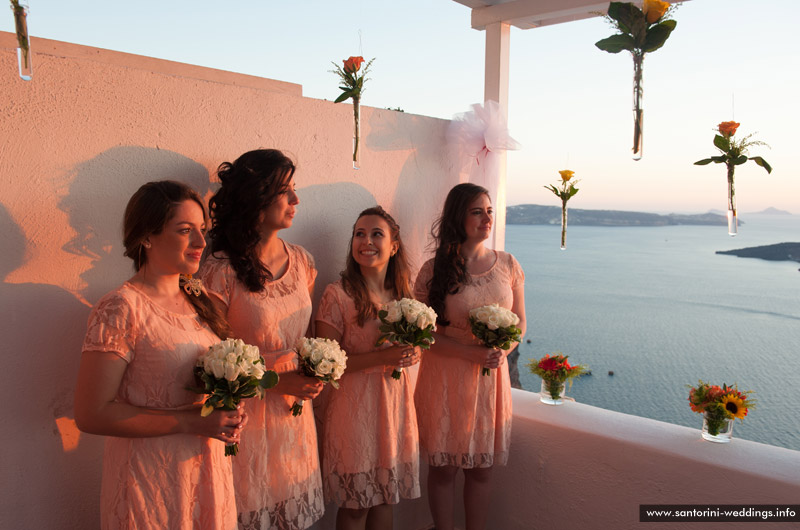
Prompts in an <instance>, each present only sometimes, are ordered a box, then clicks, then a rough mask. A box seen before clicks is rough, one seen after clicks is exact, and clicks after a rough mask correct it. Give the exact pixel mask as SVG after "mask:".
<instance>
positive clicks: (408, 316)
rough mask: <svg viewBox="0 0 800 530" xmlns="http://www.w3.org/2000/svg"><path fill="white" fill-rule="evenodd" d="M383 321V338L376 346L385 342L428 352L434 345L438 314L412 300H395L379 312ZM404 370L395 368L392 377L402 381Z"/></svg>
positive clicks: (380, 338) (381, 337)
mask: <svg viewBox="0 0 800 530" xmlns="http://www.w3.org/2000/svg"><path fill="white" fill-rule="evenodd" d="M378 318H380V320H381V326H380V330H381V333H382V334H381V336H380V337H379V338H378V342H377V344H376V346H380V345H381V344H383V343H384V342H387V341H388V342H392V343H395V344H408V345H409V346H412V347H413V346H419V347H420V348H422V349H425V350H427V349H428V348H430V347H431V345H432V344H433V343H434V341H435V339H434V338H433V332H434V331H435V330H436V312H435V311H434V310H433V309H431V308H430V307H428V306H427V305H425V304H423V303H422V302H419V301H417V300H414V299H412V298H402V299H400V300H393V301H391V302H389V303H387V304H385V305H384V306H383V308H382V309H381V310H380V311H378ZM400 374H402V368H395V369H394V371H393V372H392V377H393V378H395V379H400Z"/></svg>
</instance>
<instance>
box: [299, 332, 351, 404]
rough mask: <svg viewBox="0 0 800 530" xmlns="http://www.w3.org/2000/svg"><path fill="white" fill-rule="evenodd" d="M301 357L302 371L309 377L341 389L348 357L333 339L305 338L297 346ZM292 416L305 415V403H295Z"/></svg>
mask: <svg viewBox="0 0 800 530" xmlns="http://www.w3.org/2000/svg"><path fill="white" fill-rule="evenodd" d="M297 355H299V356H300V370H302V372H303V373H304V374H306V375H307V376H309V377H315V378H317V379H318V380H320V381H321V382H323V383H330V384H331V386H333V388H339V383H338V381H339V379H340V378H341V377H342V375H343V374H344V370H345V368H347V355H346V354H345V353H344V350H342V349H341V348H340V347H339V343H338V342H336V341H335V340H333V339H318V338H314V339H312V338H308V337H303V338H302V339H300V342H298V344H297ZM291 411H292V416H299V415H300V414H302V413H303V402H302V400H301V401H299V402H298V401H295V403H294V405H292V408H291Z"/></svg>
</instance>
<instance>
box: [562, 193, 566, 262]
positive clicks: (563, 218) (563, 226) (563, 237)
mask: <svg viewBox="0 0 800 530" xmlns="http://www.w3.org/2000/svg"><path fill="white" fill-rule="evenodd" d="M561 250H567V202H566V201H562V204H561Z"/></svg>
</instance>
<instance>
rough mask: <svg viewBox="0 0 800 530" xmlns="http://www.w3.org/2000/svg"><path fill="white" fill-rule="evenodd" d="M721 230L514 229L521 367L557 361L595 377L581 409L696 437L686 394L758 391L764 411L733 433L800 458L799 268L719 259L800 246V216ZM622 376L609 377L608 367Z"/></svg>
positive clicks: (581, 394)
mask: <svg viewBox="0 0 800 530" xmlns="http://www.w3.org/2000/svg"><path fill="white" fill-rule="evenodd" d="M744 221H745V222H746V224H745V225H742V226H740V227H739V235H738V236H737V237H730V236H728V235H727V229H726V227H723V226H715V227H705V226H672V227H652V228H651V227H624V228H623V227H620V228H616V227H614V228H609V227H584V226H571V227H569V229H568V233H567V250H565V251H562V250H560V248H559V243H560V229H561V227H560V226H522V225H509V226H508V227H507V232H506V249H507V250H508V251H509V252H511V253H512V254H514V256H516V258H517V259H518V260H519V262H520V263H521V264H522V267H523V268H524V269H525V275H526V282H525V289H526V292H525V305H526V314H527V318H528V332H527V335H526V339H530V340H531V344H527V343H526V342H523V344H522V345H521V346H520V353H521V358H520V378H521V381H522V385H523V387H524V388H525V389H528V390H533V391H536V392H538V391H539V386H540V381H541V380H540V379H539V378H538V377H537V376H534V375H532V374H530V373H529V372H528V370H527V368H526V367H525V366H524V364H527V360H528V359H531V358H538V357H541V356H543V355H544V354H546V353H550V352H554V351H561V352H563V353H565V354H567V355H569V356H570V361H572V362H574V363H579V364H588V365H589V367H590V368H591V369H592V370H593V375H592V376H586V377H583V378H580V379H577V380H576V381H575V383H574V384H573V386H572V389H571V390H569V391H568V395H571V396H573V397H574V398H575V399H576V400H577V401H579V402H582V403H587V404H590V405H595V406H598V407H603V408H606V409H611V410H616V411H620V412H625V413H629V414H636V415H639V416H645V417H649V418H654V419H657V420H661V421H666V422H671V423H676V424H680V425H686V426H689V427H696V428H698V430H699V428H700V426H701V424H702V418H701V416H700V415H699V414H696V413H693V412H692V411H691V410H690V409H689V405H688V402H687V401H686V398H687V396H688V390H687V388H686V385H687V384H695V383H697V380H698V379H703V380H704V381H708V382H711V383H715V384H720V385H721V384H722V383H728V384H732V383H734V382H735V383H738V386H739V389H740V390H754V391H755V397H756V399H757V408H755V409H753V410H751V411H750V413H749V415H748V416H747V418H746V419H745V420H744V422H740V421H738V420H737V421H736V425H735V427H734V437H739V438H745V439H749V440H755V441H758V442H763V443H769V444H772V445H778V446H782V447H788V448H790V449H795V450H800V420H798V418H797V413H796V409H797V407H796V404H797V399H798V397H800V392H798V387H800V355H798V350H800V296H799V295H800V271H798V268H800V264H799V263H794V262H769V261H764V260H760V259H753V258H738V257H735V256H723V255H717V254H715V253H714V252H715V251H716V250H729V249H735V248H743V247H751V246H758V245H768V244H773V243H780V242H785V241H800V216H786V217H780V216H752V215H751V216H745V217H744ZM609 370H613V371H614V374H615V375H613V376H609V375H608V371H609Z"/></svg>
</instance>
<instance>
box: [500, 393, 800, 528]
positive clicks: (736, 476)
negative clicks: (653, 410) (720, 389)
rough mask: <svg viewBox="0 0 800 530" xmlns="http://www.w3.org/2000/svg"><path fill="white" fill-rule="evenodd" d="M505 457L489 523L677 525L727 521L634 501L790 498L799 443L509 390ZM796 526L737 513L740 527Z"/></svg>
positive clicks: (798, 479) (798, 470) (797, 493)
mask: <svg viewBox="0 0 800 530" xmlns="http://www.w3.org/2000/svg"><path fill="white" fill-rule="evenodd" d="M513 399H514V425H513V428H512V446H511V454H510V457H509V463H508V466H507V467H504V468H497V470H496V471H495V476H494V485H493V494H492V512H491V515H490V521H491V524H490V525H489V527H490V528H496V529H505V530H513V529H530V528H565V529H572V528H581V529H595V528H596V529H615V530H616V529H627V528H648V529H658V528H679V529H681V530H693V529H702V530H715V529H722V528H730V523H709V522H703V523H672V524H670V523H639V522H638V521H639V505H640V504H775V505H776V506H778V505H780V504H798V503H800V452H799V451H792V450H790V449H784V448H781V447H774V446H770V445H765V444H761V443H757V442H751V441H749V440H741V439H736V438H735V431H734V439H733V441H732V442H731V443H729V444H715V443H711V442H707V441H704V440H703V439H702V438H701V437H700V424H701V421H700V419H699V418H700V417H699V416H698V428H697V429H691V428H688V427H683V426H679V425H673V424H670V423H664V422H661V421H656V420H651V419H648V418H641V417H638V416H631V415H629V414H622V413H619V412H613V411H609V410H605V409H600V408H597V407H592V406H589V405H584V404H582V403H576V402H566V403H565V404H564V405H561V406H552V405H545V404H543V403H541V402H540V401H539V394H537V393H531V392H526V391H522V390H514V391H513ZM744 527H746V528H747V529H748V530H750V529H752V528H768V529H773V530H778V529H783V528H797V525H796V523H794V524H792V523H746V524H744V526H743V528H744Z"/></svg>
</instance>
